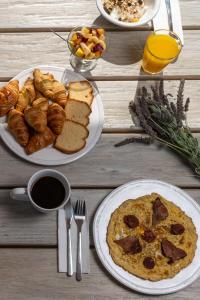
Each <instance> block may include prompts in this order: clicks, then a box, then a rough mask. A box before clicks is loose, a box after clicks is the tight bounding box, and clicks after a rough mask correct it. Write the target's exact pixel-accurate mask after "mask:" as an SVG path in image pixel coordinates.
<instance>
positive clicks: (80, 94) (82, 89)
mask: <svg viewBox="0 0 200 300" xmlns="http://www.w3.org/2000/svg"><path fill="white" fill-rule="evenodd" d="M68 92H69V95H68V98H69V99H74V100H79V101H83V102H86V103H87V104H88V105H89V106H91V105H92V101H93V98H94V95H93V88H92V86H91V84H90V83H89V82H88V81H86V80H85V81H74V82H70V83H69V85H68Z"/></svg>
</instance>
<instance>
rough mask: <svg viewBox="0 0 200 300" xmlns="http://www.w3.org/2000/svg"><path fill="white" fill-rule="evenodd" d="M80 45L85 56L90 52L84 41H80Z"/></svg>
mask: <svg viewBox="0 0 200 300" xmlns="http://www.w3.org/2000/svg"><path fill="white" fill-rule="evenodd" d="M80 45H81V48H82V50H83V52H84V54H85V56H87V55H88V54H90V52H91V50H90V49H89V48H88V46H87V45H86V44H85V43H81V44H80Z"/></svg>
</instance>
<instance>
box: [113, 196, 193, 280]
mask: <svg viewBox="0 0 200 300" xmlns="http://www.w3.org/2000/svg"><path fill="white" fill-rule="evenodd" d="M107 243H108V246H109V251H110V255H111V256H112V258H113V260H114V262H115V263H116V264H117V265H119V266H121V267H122V268H123V269H124V270H126V271H128V272H129V273H131V274H133V275H136V276H138V277H141V278H143V279H148V280H151V281H158V280H162V279H166V278H172V277H174V276H175V275H176V274H177V273H178V272H180V270H181V269H183V268H185V267H186V266H188V265H189V264H190V263H191V262H192V260H193V257H194V255H195V250H196V243H197V233H196V229H195V226H194V224H193V222H192V219H191V218H190V217H188V216H187V215H186V214H185V213H184V212H183V211H182V210H181V209H180V208H179V207H178V206H176V205H175V204H174V203H173V202H171V201H168V200H166V199H165V198H164V197H162V196H161V195H159V194H156V193H152V194H151V195H145V196H143V197H139V198H137V199H134V200H133V199H129V200H127V201H125V202H123V203H122V204H121V205H120V206H119V207H118V208H117V209H116V210H115V211H114V212H113V214H112V215H111V218H110V222H109V225H108V229H107Z"/></svg>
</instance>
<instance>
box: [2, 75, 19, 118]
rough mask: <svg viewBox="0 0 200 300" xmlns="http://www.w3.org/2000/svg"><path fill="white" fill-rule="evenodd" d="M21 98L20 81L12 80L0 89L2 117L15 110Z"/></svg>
mask: <svg viewBox="0 0 200 300" xmlns="http://www.w3.org/2000/svg"><path fill="white" fill-rule="evenodd" d="M18 98H19V81H18V80H11V81H10V82H9V83H8V84H7V85H6V86H4V87H3V88H1V89H0V117H2V116H5V115H6V114H7V113H8V112H9V110H11V108H13V107H14V106H15V105H16V103H17V101H18Z"/></svg>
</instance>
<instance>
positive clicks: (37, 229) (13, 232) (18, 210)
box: [0, 189, 200, 247]
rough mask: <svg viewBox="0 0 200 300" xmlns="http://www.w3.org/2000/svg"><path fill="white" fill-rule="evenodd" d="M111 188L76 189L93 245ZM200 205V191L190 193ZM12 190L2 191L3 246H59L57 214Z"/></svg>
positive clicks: (75, 196) (0, 225)
mask: <svg viewBox="0 0 200 300" xmlns="http://www.w3.org/2000/svg"><path fill="white" fill-rule="evenodd" d="M111 191H112V190H111V189H73V190H72V202H75V201H76V200H77V199H82V200H85V201H86V205H87V212H88V220H89V224H90V245H91V246H93V245H94V242H93V236H92V224H93V217H94V214H95V211H96V209H97V207H98V205H99V204H100V203H101V201H102V200H103V199H104V198H105V197H106V196H107V195H108V194H109V193H110V192H111ZM186 192H187V193H189V195H191V197H193V198H194V199H195V200H196V201H197V203H199V204H200V194H199V190H186ZM9 193H10V190H8V189H7V190H0V228H1V230H0V247H1V246H16V245H17V246H20V245H21V246H22V245H23V246H57V217H56V213H50V214H40V213H38V212H37V211H35V209H34V208H33V207H32V206H31V205H30V204H29V203H24V202H21V203H20V202H18V201H14V200H11V199H10V198H9Z"/></svg>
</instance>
